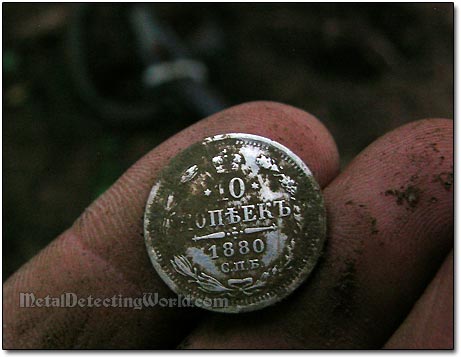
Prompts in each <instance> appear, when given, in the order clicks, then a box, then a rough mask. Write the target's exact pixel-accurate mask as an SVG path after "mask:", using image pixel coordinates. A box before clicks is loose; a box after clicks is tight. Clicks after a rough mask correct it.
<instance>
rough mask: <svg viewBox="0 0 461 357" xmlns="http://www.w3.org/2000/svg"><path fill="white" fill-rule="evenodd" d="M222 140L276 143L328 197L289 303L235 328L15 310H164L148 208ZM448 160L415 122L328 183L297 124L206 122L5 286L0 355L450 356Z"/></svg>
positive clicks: (309, 124)
mask: <svg viewBox="0 0 461 357" xmlns="http://www.w3.org/2000/svg"><path fill="white" fill-rule="evenodd" d="M226 132H246V133H250V134H256V135H261V136H264V137H267V138H270V139H273V140H275V141H278V142H280V143H281V144H283V145H284V146H286V147H288V148H289V149H291V150H292V151H293V152H294V153H296V154H297V155H298V156H299V157H300V158H301V159H302V160H303V161H304V162H306V163H307V165H308V166H309V168H310V169H311V171H312V172H313V174H314V176H315V177H316V179H317V181H318V182H319V184H320V186H322V187H323V188H324V197H325V204H326V208H327V224H328V240H327V244H326V247H325V252H324V255H323V257H322V258H321V260H320V261H319V263H318V264H317V266H316V268H315V269H314V272H313V273H312V275H311V276H310V277H309V278H308V279H307V281H306V282H305V283H304V284H303V285H302V286H301V287H300V288H299V289H298V290H297V291H295V292H294V293H293V294H292V295H291V296H290V297H288V298H287V299H285V300H284V301H282V302H280V303H278V304H276V305H274V306H272V307H269V308H265V309H263V310H259V311H256V312H252V313H244V314H239V315H225V314H217V313H211V312H208V311H204V310H203V311H202V310H200V309H186V308H161V307H154V308H148V309H143V310H133V309H130V308H113V307H108V308H89V307H85V308H77V307H76V308H33V309H29V308H20V307H19V293H20V292H33V293H34V294H35V295H36V296H37V297H44V296H47V295H50V296H59V295H60V294H63V293H68V292H74V293H76V294H78V295H79V296H82V297H83V296H89V295H92V296H93V297H112V296H114V295H119V294H120V295H121V296H123V297H139V296H141V295H142V294H143V293H145V292H152V293H158V295H159V296H162V297H173V296H174V295H173V293H172V292H171V291H170V290H169V289H168V288H167V287H166V285H165V284H164V283H163V281H162V280H161V279H160V278H159V277H158V275H157V274H156V272H155V270H154V269H153V267H152V265H151V263H150V261H149V259H148V255H147V253H146V250H145V247H144V240H143V236H142V231H143V221H142V217H143V212H144V207H145V203H146V200H147V196H148V194H149V191H150V189H151V187H152V185H153V183H154V182H155V180H156V176H157V174H158V173H159V171H160V170H161V169H162V167H163V166H165V165H166V164H167V163H168V161H169V159H170V158H171V157H173V156H174V155H176V154H177V153H179V152H180V151H181V150H183V149H185V148H186V147H188V146H189V145H191V144H192V143H195V142H197V141H200V140H201V139H203V138H204V137H207V136H212V135H215V134H221V133H226ZM452 150H453V122H452V121H451V120H443V119H432V120H422V121H418V122H414V123H410V124H408V125H405V126H403V127H401V128H398V129H396V130H394V131H392V132H391V133H388V134H386V135H384V136H383V137H381V138H380V139H378V140H377V141H376V142H374V143H373V144H371V145H370V146H369V147H368V148H367V149H365V150H364V151H363V152H362V153H361V154H359V155H358V156H357V158H356V159H355V160H353V162H352V163H351V164H349V165H348V166H347V167H346V169H345V170H344V171H343V172H342V173H340V174H338V172H339V158H338V153H337V149H336V146H335V144H334V141H333V139H332V137H331V135H330V134H329V133H328V131H327V130H326V129H325V127H324V126H323V125H322V124H321V123H320V122H319V121H318V120H317V119H315V118H314V117H312V116H310V115H309V114H307V113H305V112H303V111H300V110H298V109H295V108H292V107H289V106H285V105H281V104H276V103H269V102H257V103H249V104H243V105H240V106H237V107H233V108H231V109H228V110H226V111H223V112H221V113H218V114H215V115H213V116H212V117H210V118H208V119H205V120H202V121H201V122H199V123H197V124H195V125H193V126H192V127H190V128H188V129H186V130H184V131H182V132H180V133H179V134H177V135H175V136H174V137H173V138H171V139H169V140H167V141H166V142H164V143H163V144H162V145H160V146H159V147H157V148H155V149H154V150H152V151H151V152H150V153H148V154H147V155H146V156H145V157H144V158H142V159H141V160H139V161H138V162H137V163H136V164H135V165H134V166H133V167H132V168H130V169H129V170H128V171H127V172H126V173H125V174H124V175H123V176H122V177H121V178H120V179H119V180H118V181H117V182H116V183H115V184H114V185H113V186H112V187H111V188H110V189H109V190H108V191H107V192H106V193H104V194H103V195H102V196H101V197H100V198H98V199H97V200H96V201H95V202H94V203H93V204H91V205H90V206H89V207H88V208H87V209H86V210H85V212H84V213H83V214H82V216H81V217H80V218H79V219H78V220H77V221H76V222H75V224H74V225H73V226H72V227H71V228H70V229H69V230H67V231H66V232H64V233H63V234H62V235H61V236H60V237H58V238H57V239H56V240H55V241H54V242H52V243H51V244H50V245H49V246H48V247H47V248H45V249H44V250H43V251H42V252H40V253H39V254H38V255H37V256H36V257H35V258H33V259H32V260H31V261H30V262H28V263H27V264H26V265H24V266H23V267H22V268H21V269H20V270H19V271H18V272H16V273H15V274H14V275H13V276H12V277H11V278H10V279H8V281H7V282H5V284H4V291H3V299H4V300H3V307H4V324H3V326H4V332H3V338H4V345H3V347H4V348H164V349H165V348H174V347H176V346H178V345H179V344H180V343H181V341H182V343H181V345H180V346H181V347H185V348H252V349H260V348H261V349H262V348H315V349H323V348H334V349H338V348H366V349H373V348H381V347H382V346H385V347H388V348H452V347H453V253H452V247H453V191H452V183H453V151H452ZM415 302H416V305H414V304H415ZM407 315H408V316H407Z"/></svg>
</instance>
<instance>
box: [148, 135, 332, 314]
mask: <svg viewBox="0 0 461 357" xmlns="http://www.w3.org/2000/svg"><path fill="white" fill-rule="evenodd" d="M325 231H326V222H325V208H324V205H323V198H322V195H321V191H320V188H319V186H318V184H317V183H316V181H315V179H314V177H313V176H312V173H311V172H310V170H309V169H308V167H307V166H306V164H304V163H303V162H302V161H301V159H300V158H299V157H297V156H296V155H295V154H294V153H292V152H291V151H290V150H289V149H287V148H286V147H284V146H282V145H281V144H279V143H277V142H275V141H272V140H269V139H266V138H263V137H260V136H256V135H250V134H237V133H232V134H225V135H218V136H214V137H211V138H206V139H204V140H203V141H202V142H200V143H196V144H194V145H192V146H190V147H189V148H188V149H186V150H185V151H183V152H182V153H181V154H179V155H178V156H176V157H174V158H173V159H172V160H171V161H170V163H169V164H168V166H167V167H166V168H165V169H164V170H163V171H162V172H161V174H160V176H159V178H158V180H157V182H156V183H155V185H154V186H153V188H152V191H151V193H150V196H149V199H148V202H147V206H146V211H145V217H144V233H145V241H146V247H147V251H148V253H149V256H150V258H151V261H152V263H153V265H154V267H155V269H156V270H157V272H158V274H159V275H160V276H161V278H162V279H163V280H164V281H165V283H166V284H168V286H169V287H170V288H171V289H172V290H173V291H175V292H176V293H177V294H180V295H184V296H188V297H190V298H191V299H192V300H197V301H198V300H200V301H202V302H204V301H207V302H208V304H203V306H202V307H204V308H206V309H208V310H213V311H220V312H230V313H235V312H243V311H252V310H257V309H261V308H263V307H265V306H268V305H271V304H273V303H275V302H277V301H279V300H281V299H283V298H284V297H286V296H287V295H289V294H290V293H291V292H292V291H293V290H294V289H296V288H297V287H298V286H299V285H300V284H301V283H302V282H303V281H304V280H305V279H306V278H307V276H308V275H309V274H310V273H311V271H312V269H313V268H314V266H315V264H316V262H317V260H318V258H319V256H320V254H321V251H322V248H323V243H324V240H325ZM215 298H220V300H219V299H215ZM215 301H220V302H221V303H219V304H213V302H215ZM223 302H224V303H223Z"/></svg>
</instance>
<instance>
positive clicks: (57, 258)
mask: <svg viewBox="0 0 461 357" xmlns="http://www.w3.org/2000/svg"><path fill="white" fill-rule="evenodd" d="M229 132H244V133H249V134H256V135H261V136H264V137H267V138H269V139H272V140H275V141H278V142H280V143H281V144H283V145H285V146H287V147H288V148H290V149H291V150H292V151H293V152H295V153H296V154H297V155H298V156H299V157H300V158H301V159H303V160H304V161H305V162H306V163H307V165H308V166H309V168H310V169H311V171H312V173H313V174H314V176H315V177H316V179H317V181H318V182H319V184H320V185H321V186H325V185H326V184H327V183H328V182H329V181H330V180H332V179H333V178H334V176H335V175H336V173H337V171H338V166H339V165H338V154H337V150H336V146H335V144H334V141H333V139H332V137H331V135H330V134H329V132H328V131H327V130H326V128H325V127H324V126H323V125H322V124H321V123H320V122H319V121H318V120H317V119H315V118H314V117H312V116H311V115H309V114H307V113H305V112H303V111H301V110H298V109H295V108H293V107H290V106H286V105H282V104H276V103H270V102H256V103H248V104H244V105H240V106H237V107H233V108H230V109H228V110H225V111H223V112H221V113H218V114H216V115H213V116H211V117H209V118H207V119H205V120H203V121H201V122H199V123H197V124H195V125H193V126H191V127H189V128H187V129H186V130H184V131H182V132H180V133H179V134H177V135H175V136H174V137H173V138H171V139H169V140H167V141H166V142H165V143H163V144H162V145H160V146H159V147H157V148H156V149H154V150H152V151H151V152H150V153H149V154H147V155H146V156H145V157H143V158H142V159H141V160H140V161H138V162H137V163H136V164H135V165H134V166H132V167H131V168H130V169H129V170H128V171H127V172H126V173H125V174H124V175H123V176H122V177H121V178H120V179H119V180H118V181H117V182H116V183H115V184H114V185H113V186H112V187H111V188H110V189H109V190H108V191H106V192H105V193H104V194H103V195H102V196H101V197H99V198H98V199H97V200H96V201H95V202H94V203H93V204H92V205H90V206H89V207H88V208H87V209H86V210H85V212H84V213H83V214H82V216H81V217H80V218H79V219H78V220H77V221H76V222H75V224H74V225H73V226H72V227H71V228H70V229H69V230H67V231H66V232H64V233H63V234H62V235H61V236H60V237H58V238H57V239H56V240H55V241H54V242H52V243H51V244H50V245H49V246H48V247H47V248H45V249H44V250H43V251H42V252H41V253H40V254H38V255H37V256H36V257H35V258H33V259H32V260H31V261H30V262H28V263H27V264H26V265H25V266H23V267H22V268H21V269H20V270H19V271H18V272H16V273H15V274H14V275H13V276H12V277H11V278H10V279H9V280H8V281H7V282H6V283H5V284H4V292H3V294H4V295H3V296H4V300H3V306H4V311H5V315H4V348H53V347H57V348H71V347H73V348H75V347H80V348H133V347H135V348H149V347H155V348H168V347H172V346H175V345H176V344H177V343H178V342H179V341H181V340H182V338H183V337H184V336H185V335H186V334H187V332H188V331H189V330H190V329H191V328H192V327H193V322H192V321H196V319H197V317H199V316H200V315H201V314H204V312H202V311H198V310H195V309H194V310H189V309H187V310H185V309H180V308H159V307H157V308H149V309H147V310H134V309H125V308H100V309H91V308H83V307H82V308H79V307H76V308H72V309H61V308H54V309H47V308H37V309H23V308H20V307H19V305H18V301H19V293H20V292H30V293H33V294H35V296H37V297H46V296H47V295H48V296H52V297H53V296H60V295H61V294H63V293H69V292H71V293H75V294H77V295H78V296H81V297H86V296H90V295H91V296H93V297H101V298H110V297H114V296H115V297H122V298H124V297H132V298H133V297H139V296H141V295H142V293H144V292H152V293H158V296H160V297H167V298H168V297H172V296H173V294H172V292H170V291H169V290H168V288H167V287H166V285H165V284H164V283H163V281H161V279H160V278H159V277H158V276H157V274H156V273H155V271H154V269H153V267H152V266H151V264H150V262H149V259H148V256H147V253H146V250H145V247H144V239H143V236H142V231H143V221H142V217H143V212H144V207H145V203H146V200H147V197H148V194H149V191H150V189H151V187H152V185H153V184H154V182H155V179H156V177H157V175H158V173H159V172H160V171H161V170H162V168H163V167H164V166H165V165H167V164H168V161H169V159H170V158H172V157H173V156H175V155H176V154H178V153H179V152H181V151H182V150H183V149H185V148H186V147H188V146H189V145H191V144H193V143H195V142H198V141H200V140H202V139H203V138H204V137H207V136H212V135H216V134H223V133H229Z"/></svg>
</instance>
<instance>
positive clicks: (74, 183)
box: [3, 3, 454, 280]
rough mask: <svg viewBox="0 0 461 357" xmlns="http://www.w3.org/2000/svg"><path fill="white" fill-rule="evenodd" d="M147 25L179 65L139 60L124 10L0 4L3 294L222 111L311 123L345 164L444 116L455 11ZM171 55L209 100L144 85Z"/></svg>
mask: <svg viewBox="0 0 461 357" xmlns="http://www.w3.org/2000/svg"><path fill="white" fill-rule="evenodd" d="M142 11H143V12H142V13H141V15H143V14H144V15H145V14H146V13H149V14H152V15H155V17H156V18H157V22H155V24H157V25H158V24H162V26H165V27H162V29H163V28H169V29H170V32H171V33H173V34H174V35H175V36H176V37H177V40H176V44H180V46H182V50H181V51H179V52H180V53H179V55H178V51H176V50H177V48H176V46H173V47H174V48H173V49H171V48H168V47H169V46H170V45H171V43H172V42H171V43H169V44H167V45H165V44H164V43H163V44H158V43H157V44H156V45H155V46H151V47H150V48H147V50H149V51H151V52H152V53H153V55H152V56H150V53H149V51H147V55H146V52H144V53H143V51H142V50H141V51H140V49H142V46H140V45H139V40H140V38H141V39H142V38H143V37H142V35H141V37H140V35H139V26H138V30H136V26H137V25H136V23H138V24H139V23H141V25H142V21H141V20H139V19H142V16H141V17H139V14H140V13H138V17H136V16H135V17H133V16H134V15H133V5H124V4H112V5H111V4H104V5H103V4H98V5H94V4H91V5H76V4H58V3H53V4H40V3H34V4H19V3H4V4H3V279H4V280H5V279H6V278H7V277H8V276H9V275H11V274H12V273H13V272H14V271H15V270H16V269H17V268H19V267H20V266H21V265H22V264H23V263H24V262H26V261H27V260H28V259H30V258H31V257H32V256H33V255H34V254H36V253H37V252H38V251H39V250H40V249H42V248H43V247H44V246H46V245H47V244H48V243H49V242H50V241H51V240H52V239H54V238H55V236H56V235H58V234H59V233H60V232H62V231H63V230H64V229H66V228H67V227H69V226H70V225H71V224H72V222H73V221H74V220H75V219H76V218H77V217H78V216H79V214H80V213H81V212H82V210H83V209H84V208H85V207H86V206H87V205H88V204H89V203H91V201H92V200H94V199H95V198H96V197H97V196H98V195H99V194H100V193H101V192H103V191H104V190H105V189H106V188H107V187H108V186H110V184H111V183H112V182H114V181H115V180H116V179H117V177H118V176H119V175H120V174H122V173H123V172H124V171H125V170H126V169H127V168H128V167H129V166H131V165H132V164H133V163H134V162H135V161H136V160H137V159H139V158H140V157H141V156H142V155H143V154H145V153H147V152H148V151H149V150H150V149H152V148H153V147H155V146H156V145H158V144H160V143H161V142H162V141H163V140H165V139H167V138H168V137H170V136H171V135H173V134H175V133H176V132H178V131H179V130H181V129H183V128H185V127H187V126H189V125H190V124H192V123H193V122H195V121H196V120H198V119H199V118H200V117H201V116H203V113H206V112H207V111H211V112H212V111H213V110H216V109H217V108H219V106H220V105H221V104H219V102H218V101H216V100H215V98H216V97H221V99H223V103H225V104H222V105H223V106H230V105H234V104H239V103H242V102H246V101H252V100H274V101H279V102H283V103H287V104H291V105H294V106H297V107H299V108H302V109H304V110H307V111H309V112H310V113H312V114H314V115H315V116H317V117H318V118H320V119H321V120H322V121H323V122H324V123H325V125H326V126H327V127H328V128H329V130H330V131H331V132H332V133H333V136H334V137H335V139H336V141H337V144H338V147H339V150H340V152H341V163H342V166H344V165H346V164H347V163H348V162H349V161H350V160H351V159H352V158H353V157H354V156H355V155H356V154H357V153H358V152H360V151H361V150H362V149H363V148H364V147H366V146H367V145H368V144H369V143H370V142H372V141H373V140H374V139H376V138H377V137H379V136H380V135H382V134H383V133H385V132H387V131H389V130H390V129H393V128H395V127H397V126H399V125H402V124H404V123H406V122H409V121H413V120H416V119H421V118H425V117H449V118H451V117H453V56H454V53H453V40H454V35H453V26H454V25H453V21H454V20H453V5H452V4H428V3H425V4H416V3H413V4H410V3H408V4H384V5H376V4H373V5H370V4H368V5H357V4H275V3H271V4H261V3H260V4H211V3H207V4H198V3H197V4H174V3H169V4H148V5H145V6H144V8H143V10H142ZM133 18H134V19H138V20H136V21H134V22H133ZM151 25H152V23H151V24H150V25H149V23H147V25H146V26H147V27H145V28H144V32H145V33H149V29H150V30H152V32H153V33H154V34H155V33H156V32H155V31H157V30H158V28H155V26H154V27H152V26H151ZM149 26H151V27H149ZM141 27H142V26H141ZM146 29H147V32H146ZM136 31H138V32H136ZM162 31H163V30H162ZM145 33H144V35H145ZM163 34H164V33H163V32H162V36H163ZM146 38H147V40H148V39H149V37H148V36H147V37H145V38H144V40H146ZM166 38H169V37H168V36H167V37H166ZM168 41H169V40H167V42H168ZM173 42H174V41H173ZM145 49H146V48H144V50H145ZM184 49H186V51H185V52H184ZM175 51H176V52H175ZM170 52H173V53H170ZM178 56H179V57H181V58H192V59H194V60H195V62H193V63H192V65H190V63H189V67H188V68H186V69H184V68H183V69H182V70H180V69H178V68H179V67H175V68H176V70H177V71H179V72H181V71H182V72H181V73H179V75H178V76H179V77H180V78H182V77H184V76H185V77H187V78H189V77H190V78H192V77H194V76H195V75H197V73H198V74H199V75H200V76H201V74H203V73H202V72H203V71H201V70H202V69H203V68H202V67H203V65H205V66H206V68H207V73H208V76H207V82H206V85H207V86H205V85H204V84H197V83H196V81H195V80H190V79H187V78H186V79H184V78H182V79H177V80H175V81H172V82H171V81H170V82H169V83H168V82H167V83H163V84H160V85H156V86H152V85H150V86H149V87H148V88H147V87H146V85H145V84H143V81H142V80H141V79H142V78H143V75H144V74H145V69H146V66H147V63H149V62H156V63H165V62H166V63H172V62H174V61H175V60H176V59H177V58H176V57H178ZM183 67H184V66H183ZM186 67H187V66H186ZM184 71H185V72H187V73H186V74H184V73H183V72H184ZM175 73H176V74H177V72H175ZM181 76H182V77H181ZM200 76H199V77H200ZM202 77H203V76H202ZM157 78H158V77H157ZM185 88H187V90H185ZM191 98H192V99H191ZM203 98H205V99H203ZM207 98H208V99H210V98H211V102H210V101H209V100H208V99H207ZM196 102H199V103H198V104H197V103H196ZM210 103H211V104H210ZM208 104H209V105H208Z"/></svg>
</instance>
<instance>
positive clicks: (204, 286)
mask: <svg viewBox="0 0 461 357" xmlns="http://www.w3.org/2000/svg"><path fill="white" fill-rule="evenodd" d="M170 262H171V264H172V265H173V268H174V270H176V271H177V272H178V273H179V274H181V275H183V276H185V277H188V278H189V280H188V282H189V283H196V284H198V288H199V289H200V290H202V291H205V292H214V293H216V292H225V291H230V290H231V289H229V288H226V287H225V286H224V285H223V284H222V283H221V282H220V281H219V280H217V279H215V278H213V277H212V276H210V275H208V274H205V273H204V272H199V271H198V270H197V268H196V267H193V266H192V264H191V263H190V262H189V260H188V259H187V258H186V257H185V256H184V255H176V256H174V258H173V260H170Z"/></svg>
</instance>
